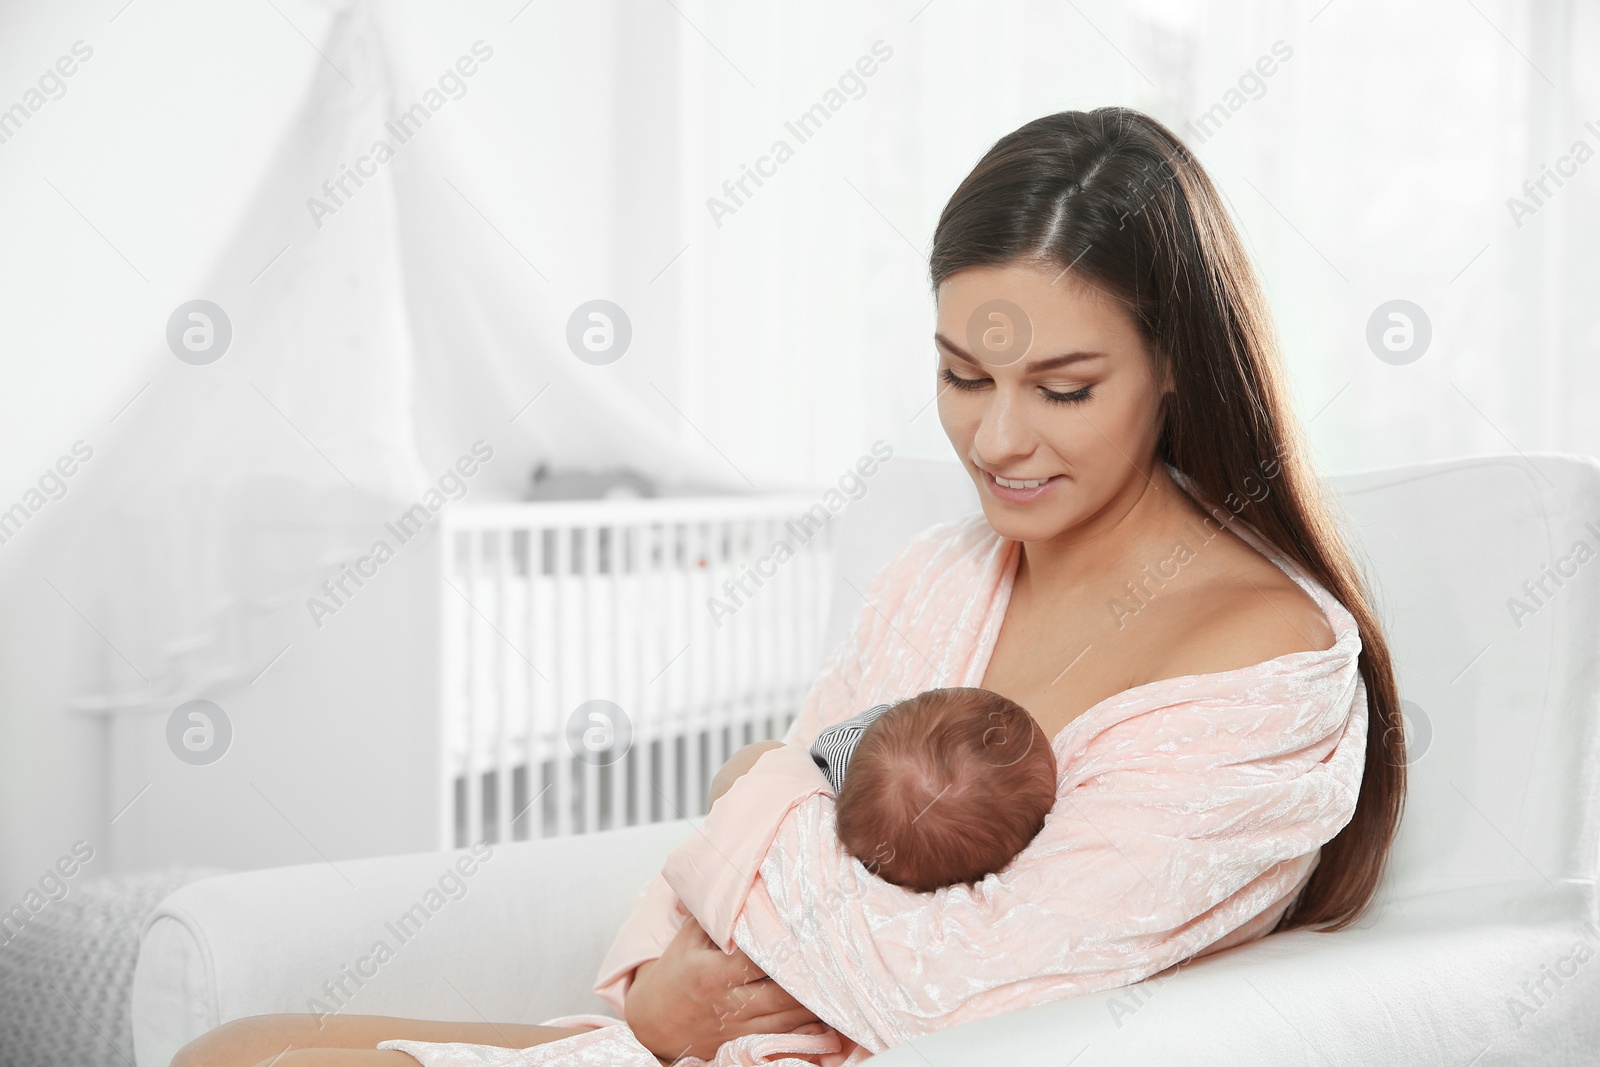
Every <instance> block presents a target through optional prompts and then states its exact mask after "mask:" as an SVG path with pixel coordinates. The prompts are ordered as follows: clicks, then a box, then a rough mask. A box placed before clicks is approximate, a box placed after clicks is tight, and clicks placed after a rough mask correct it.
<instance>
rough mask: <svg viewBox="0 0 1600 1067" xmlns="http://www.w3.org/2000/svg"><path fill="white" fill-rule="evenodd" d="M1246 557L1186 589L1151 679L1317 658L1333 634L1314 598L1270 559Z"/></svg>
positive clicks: (1256, 555)
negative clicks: (1308, 655) (1179, 620)
mask: <svg viewBox="0 0 1600 1067" xmlns="http://www.w3.org/2000/svg"><path fill="white" fill-rule="evenodd" d="M1240 547H1241V548H1243V549H1244V552H1246V553H1248V556H1242V555H1241V556H1239V557H1238V558H1237V560H1236V561H1230V566H1228V567H1227V568H1226V569H1224V570H1222V571H1221V572H1220V573H1217V574H1215V575H1213V576H1209V577H1208V580H1206V581H1204V582H1203V583H1201V584H1200V585H1199V586H1198V587H1196V588H1194V589H1192V590H1190V591H1189V592H1188V594H1187V595H1186V596H1185V597H1184V600H1185V601H1186V603H1185V604H1184V605H1183V607H1184V609H1185V610H1183V611H1182V613H1181V614H1182V616H1183V617H1184V618H1183V625H1182V626H1181V628H1178V629H1175V630H1174V632H1173V640H1171V641H1170V643H1169V644H1168V645H1167V648H1168V650H1169V651H1168V654H1167V655H1164V656H1162V657H1161V662H1160V663H1159V664H1158V665H1156V673H1155V674H1154V675H1152V677H1155V678H1174V677H1178V676H1181V675H1186V674H1213V673H1217V672H1220V671H1231V670H1237V669H1239V668H1242V667H1251V666H1254V665H1255V664H1258V663H1265V662H1267V661H1268V660H1273V659H1277V658H1278V657H1279V656H1286V655H1290V654H1291V653H1295V652H1321V651H1325V650H1327V649H1329V648H1332V647H1333V644H1334V641H1335V640H1336V638H1337V635H1336V634H1335V633H1334V631H1333V627H1332V626H1331V625H1329V623H1328V617H1327V615H1326V614H1325V613H1324V612H1323V610H1322V608H1321V607H1320V606H1319V605H1318V604H1317V602H1316V601H1315V600H1313V599H1312V598H1311V596H1310V595H1309V594H1308V593H1307V592H1306V591H1305V590H1303V589H1301V588H1300V586H1299V585H1298V584H1297V583H1296V582H1295V581H1294V580H1293V579H1292V578H1290V577H1289V576H1288V575H1287V574H1285V573H1284V572H1283V571H1282V570H1281V569H1279V568H1278V566H1277V565H1276V564H1274V563H1273V562H1272V561H1271V560H1269V559H1266V558H1265V557H1263V556H1261V555H1260V554H1259V553H1257V552H1255V550H1254V549H1251V548H1249V547H1248V546H1243V545H1241V546H1240Z"/></svg>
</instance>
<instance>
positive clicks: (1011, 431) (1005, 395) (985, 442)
mask: <svg viewBox="0 0 1600 1067" xmlns="http://www.w3.org/2000/svg"><path fill="white" fill-rule="evenodd" d="M1018 399H1019V398H1018V397H1017V396H1016V395H1015V389H1014V388H1012V387H1011V386H1009V385H1007V384H1006V383H1004V382H1002V381H1000V380H998V378H997V379H996V381H995V387H994V388H993V389H992V390H990V391H989V393H988V396H987V400H988V404H987V405H985V407H984V411H983V416H982V418H980V419H979V420H978V432H977V433H976V434H975V435H974V436H973V439H972V450H973V451H974V452H975V453H976V455H975V456H974V459H976V461H977V462H978V463H979V464H980V465H982V466H984V467H987V468H988V469H990V470H1005V469H1006V468H1007V467H1008V466H1012V465H1013V464H1014V463H1015V461H1016V460H1018V459H1023V458H1025V457H1027V456H1028V455H1029V454H1030V453H1032V451H1033V448H1034V434H1033V427H1032V426H1031V425H1029V424H1028V420H1027V415H1026V414H1025V413H1024V411H1023V410H1022V405H1021V404H1019V403H1018Z"/></svg>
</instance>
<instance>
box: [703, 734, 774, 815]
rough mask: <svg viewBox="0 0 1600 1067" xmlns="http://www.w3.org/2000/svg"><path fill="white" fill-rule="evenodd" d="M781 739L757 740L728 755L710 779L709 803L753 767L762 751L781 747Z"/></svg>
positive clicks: (714, 801)
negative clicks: (726, 759) (726, 760)
mask: <svg viewBox="0 0 1600 1067" xmlns="http://www.w3.org/2000/svg"><path fill="white" fill-rule="evenodd" d="M782 747H783V742H782V741H757V742H756V743H755V744H753V745H746V746H744V747H743V748H741V749H739V751H737V752H735V753H734V754H733V755H731V756H729V757H728V762H727V763H724V764H723V765H722V769H721V770H720V771H718V772H717V773H716V774H715V775H714V776H713V777H712V779H711V800H710V803H711V804H715V803H716V802H717V798H718V797H720V796H722V794H724V793H726V792H727V791H728V790H729V788H731V787H732V786H733V783H734V782H735V781H737V780H738V778H739V777H740V776H741V775H743V774H744V773H745V772H746V771H748V770H749V769H750V768H751V767H754V766H755V764H756V760H758V759H760V758H761V754H762V753H763V752H771V751H772V750H773V749H775V748H782Z"/></svg>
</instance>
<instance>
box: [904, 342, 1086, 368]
mask: <svg viewBox="0 0 1600 1067" xmlns="http://www.w3.org/2000/svg"><path fill="white" fill-rule="evenodd" d="M933 339H934V341H935V342H936V343H938V344H940V345H942V346H944V348H945V349H946V350H947V351H949V353H950V354H951V355H953V356H958V357H960V358H961V359H964V360H966V361H967V362H968V363H971V364H972V365H973V366H977V367H981V366H983V361H982V360H978V359H974V358H973V357H972V355H971V354H970V353H968V352H967V351H966V350H965V349H963V348H961V347H959V346H957V345H955V344H952V343H951V341H950V339H949V338H948V337H946V336H945V335H944V334H942V333H936V334H934V335H933ZM1104 356H1105V353H1104V352H1068V353H1066V354H1064V355H1060V356H1051V357H1049V358H1048V359H1030V360H1029V361H1028V365H1027V368H1026V370H1027V371H1028V372H1029V373H1033V372H1035V371H1045V370H1055V369H1056V368H1057V367H1065V366H1068V365H1069V364H1072V363H1081V362H1083V361H1084V360H1089V359H1101V358H1104Z"/></svg>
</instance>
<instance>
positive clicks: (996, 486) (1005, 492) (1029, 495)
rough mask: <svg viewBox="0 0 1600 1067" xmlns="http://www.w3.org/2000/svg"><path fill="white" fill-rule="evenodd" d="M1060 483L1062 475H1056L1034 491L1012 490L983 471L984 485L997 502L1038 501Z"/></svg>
mask: <svg viewBox="0 0 1600 1067" xmlns="http://www.w3.org/2000/svg"><path fill="white" fill-rule="evenodd" d="M979 470H983V468H981V467H980V468H979ZM1006 480H1007V481H1014V482H1020V481H1035V480H1036V479H1032V478H1026V479H1024V478H1008V479H1006ZM1059 481H1061V475H1059V474H1056V475H1052V476H1051V477H1049V478H1046V479H1045V480H1044V482H1043V484H1041V485H1037V486H1034V487H1033V488H1032V489H1012V488H1011V487H1009V486H1005V485H1001V484H1000V483H999V482H998V481H996V480H995V476H994V475H993V474H990V473H989V472H988V471H983V484H984V486H985V487H986V488H987V489H988V490H989V493H990V495H992V496H994V497H995V498H996V499H997V500H1003V501H1005V502H1006V503H1008V504H1027V503H1029V502H1031V501H1034V500H1038V499H1039V498H1040V497H1041V496H1044V494H1046V493H1048V492H1049V491H1050V488H1051V487H1052V486H1054V485H1055V484H1056V483H1057V482H1059Z"/></svg>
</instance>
